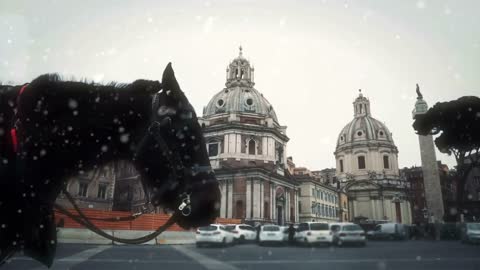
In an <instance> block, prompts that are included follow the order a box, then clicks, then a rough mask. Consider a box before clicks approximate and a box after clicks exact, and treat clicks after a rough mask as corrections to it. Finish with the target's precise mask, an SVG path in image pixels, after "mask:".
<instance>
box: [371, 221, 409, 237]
mask: <svg viewBox="0 0 480 270" xmlns="http://www.w3.org/2000/svg"><path fill="white" fill-rule="evenodd" d="M367 237H368V238H369V239H388V240H405V239H408V230H407V226H406V225H405V224H401V223H384V224H378V225H377V226H375V228H374V229H373V230H372V231H369V232H367Z"/></svg>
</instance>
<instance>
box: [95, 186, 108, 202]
mask: <svg viewBox="0 0 480 270" xmlns="http://www.w3.org/2000/svg"><path fill="white" fill-rule="evenodd" d="M97 198H100V199H104V200H105V199H106V198H107V185H106V184H99V185H98V193H97Z"/></svg>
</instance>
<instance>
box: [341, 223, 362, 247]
mask: <svg viewBox="0 0 480 270" xmlns="http://www.w3.org/2000/svg"><path fill="white" fill-rule="evenodd" d="M333 242H334V243H335V244H336V245H337V246H343V245H345V244H358V245H361V246H365V245H366V243H367V240H366V236H365V231H364V230H363V229H362V227H360V226H358V225H357V224H352V223H344V224H340V225H338V228H336V230H334V231H333Z"/></svg>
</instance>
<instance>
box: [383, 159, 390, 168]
mask: <svg viewBox="0 0 480 270" xmlns="http://www.w3.org/2000/svg"><path fill="white" fill-rule="evenodd" d="M383 168H385V169H390V162H389V160H388V156H383Z"/></svg>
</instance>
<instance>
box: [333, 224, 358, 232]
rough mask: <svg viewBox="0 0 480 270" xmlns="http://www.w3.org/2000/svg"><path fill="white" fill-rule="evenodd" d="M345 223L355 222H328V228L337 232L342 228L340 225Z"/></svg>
mask: <svg viewBox="0 0 480 270" xmlns="http://www.w3.org/2000/svg"><path fill="white" fill-rule="evenodd" d="M344 224H354V223H348V222H332V223H328V228H329V229H330V231H332V232H335V231H336V230H338V229H340V226H342V225H344Z"/></svg>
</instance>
